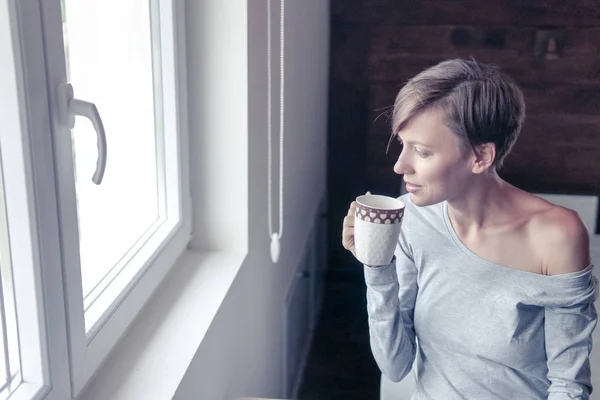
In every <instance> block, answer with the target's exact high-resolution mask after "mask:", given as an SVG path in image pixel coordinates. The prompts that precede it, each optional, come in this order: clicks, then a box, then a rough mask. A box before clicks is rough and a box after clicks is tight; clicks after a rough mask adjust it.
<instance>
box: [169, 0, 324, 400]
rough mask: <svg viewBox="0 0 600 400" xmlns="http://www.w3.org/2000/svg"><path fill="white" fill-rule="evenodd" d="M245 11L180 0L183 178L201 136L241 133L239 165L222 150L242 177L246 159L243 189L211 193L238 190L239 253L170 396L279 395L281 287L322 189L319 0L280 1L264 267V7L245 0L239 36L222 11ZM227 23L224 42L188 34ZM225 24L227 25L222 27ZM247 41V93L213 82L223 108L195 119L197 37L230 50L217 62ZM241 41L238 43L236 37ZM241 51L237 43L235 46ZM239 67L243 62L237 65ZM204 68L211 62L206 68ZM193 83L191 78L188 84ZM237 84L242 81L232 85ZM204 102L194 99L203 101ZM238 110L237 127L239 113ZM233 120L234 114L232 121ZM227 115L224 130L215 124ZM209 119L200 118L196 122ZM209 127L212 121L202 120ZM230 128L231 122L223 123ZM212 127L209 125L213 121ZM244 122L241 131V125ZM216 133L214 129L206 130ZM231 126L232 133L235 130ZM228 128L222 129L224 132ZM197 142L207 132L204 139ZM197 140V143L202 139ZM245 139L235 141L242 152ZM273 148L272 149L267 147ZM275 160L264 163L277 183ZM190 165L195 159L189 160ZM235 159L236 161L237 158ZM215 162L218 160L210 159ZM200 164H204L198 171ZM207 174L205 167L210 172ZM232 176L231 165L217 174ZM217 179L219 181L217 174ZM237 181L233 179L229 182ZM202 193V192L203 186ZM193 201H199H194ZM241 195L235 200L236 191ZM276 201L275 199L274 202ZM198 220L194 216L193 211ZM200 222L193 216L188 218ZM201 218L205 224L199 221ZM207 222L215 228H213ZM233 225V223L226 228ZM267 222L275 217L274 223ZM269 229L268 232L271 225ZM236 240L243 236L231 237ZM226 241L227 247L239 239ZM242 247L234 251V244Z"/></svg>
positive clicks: (220, 241)
mask: <svg viewBox="0 0 600 400" xmlns="http://www.w3.org/2000/svg"><path fill="white" fill-rule="evenodd" d="M272 1H273V15H274V16H275V18H273V20H272V21H273V31H274V33H275V34H276V37H278V36H279V35H278V32H279V24H278V20H279V19H278V15H279V1H277V0H272ZM242 3H244V4H246V1H245V0H239V1H238V0H235V1H234V0H228V1H223V0H210V1H208V0H203V1H199V0H188V2H187V5H188V10H187V13H188V15H187V25H188V28H187V30H188V37H187V40H188V45H187V48H188V59H189V63H188V75H189V77H190V91H191V92H192V91H196V92H195V93H190V103H189V108H190V114H191V115H192V118H191V119H190V124H191V125H190V135H191V150H192V155H191V158H192V172H191V173H192V176H194V174H195V173H198V171H200V170H201V169H200V168H199V165H200V163H203V162H204V161H202V160H199V159H198V158H199V157H201V153H200V154H198V152H201V151H202V148H201V147H202V143H203V142H206V141H207V140H210V135H232V137H234V136H236V135H239V133H240V132H244V131H245V130H246V128H247V132H248V134H247V136H248V141H247V148H248V152H247V160H246V159H245V157H244V155H240V154H236V150H235V148H232V153H231V158H230V159H228V160H226V163H227V164H228V165H230V166H235V165H238V164H239V170H244V168H245V165H244V163H245V162H247V165H248V169H249V176H248V177H247V178H248V184H247V187H242V188H239V187H227V185H220V186H218V187H219V188H220V189H222V190H224V191H225V192H224V193H223V195H224V196H232V195H233V196H235V194H236V193H239V192H240V190H241V191H242V192H243V191H247V198H248V204H249V207H248V210H247V218H248V222H249V227H250V229H249V232H248V243H247V244H248V256H247V258H246V260H245V262H244V265H243V266H242V268H241V269H240V272H239V273H238V275H237V277H236V279H235V281H234V283H233V285H232V287H231V289H230V291H229V293H228V294H227V297H226V298H225V300H224V302H223V304H222V306H221V308H220V310H219V312H218V314H217V316H216V317H215V319H214V321H213V323H212V325H211V327H210V329H209V331H208V333H207V334H206V336H205V338H204V340H203V342H202V345H201V347H200V349H199V351H198V352H197V353H196V355H195V356H194V359H193V361H192V364H191V366H190V368H189V369H188V371H187V373H186V376H185V378H184V380H183V381H182V383H181V385H180V387H179V389H178V391H177V393H176V396H175V399H178V400H188V399H206V400H219V399H232V398H234V397H235V396H240V395H246V396H250V395H252V396H268V397H279V396H281V395H282V391H283V387H282V385H283V355H282V328H283V327H282V325H283V313H282V312H283V303H284V299H285V295H286V290H287V288H288V286H289V283H290V281H291V279H292V272H293V268H294V267H295V266H296V265H297V264H298V262H299V258H300V256H301V251H302V246H303V244H304V243H305V241H306V239H307V237H308V234H309V230H310V228H311V224H312V222H313V217H314V215H315V213H316V210H317V206H318V203H319V202H320V200H321V199H322V197H323V196H324V195H325V187H326V170H325V169H326V144H327V87H328V82H327V77H328V72H329V71H328V69H329V67H328V56H329V1H328V0H288V1H287V2H286V46H287V49H286V96H285V100H286V124H285V128H286V134H285V151H286V153H285V177H284V181H285V183H284V186H285V190H284V232H283V240H282V252H281V260H280V262H279V263H278V264H273V263H272V262H271V261H270V257H269V238H268V227H267V196H266V193H267V179H266V177H267V131H266V127H267V125H266V115H267V106H266V105H267V70H266V49H267V48H266V37H267V31H266V4H267V2H266V0H247V8H245V7H246V6H245V5H244V6H243V7H242V9H245V10H246V12H247V20H246V22H247V29H246V32H244V31H243V30H244V29H243V27H244V26H245V25H244V21H243V18H244V15H243V14H244V11H243V10H242V11H240V12H241V14H236V13H235V12H232V10H231V7H236V5H237V6H240V4H242ZM223 13H225V14H227V15H228V16H229V17H228V18H229V19H227V18H224V19H223V20H222V21H224V22H225V23H231V22H232V21H236V18H237V21H238V22H239V23H236V24H233V25H229V26H222V27H221V29H222V30H223V35H233V38H230V39H231V40H229V39H226V36H223V37H219V38H215V37H209V38H206V37H198V35H200V34H202V32H203V29H204V28H203V25H202V21H203V20H204V21H207V20H210V21H212V23H219V20H220V17H219V16H220V15H224V14H223ZM227 21H229V22H227ZM244 34H247V42H246V43H247V46H248V47H247V65H244V64H242V65H238V67H240V66H241V67H245V66H247V71H248V76H247V80H248V90H247V93H246V92H245V90H244V88H243V87H240V88H239V94H238V95H235V94H234V93H233V92H232V87H233V86H232V85H233V84H232V82H231V80H229V79H228V78H227V76H224V77H223V81H222V82H213V83H212V84H211V85H210V86H211V87H212V88H213V90H214V88H215V87H218V86H219V85H221V84H222V85H223V87H224V90H225V91H227V94H226V95H224V96H220V97H219V98H218V99H217V101H218V103H219V104H223V103H222V101H223V100H224V99H226V98H227V97H228V96H231V97H230V98H229V100H230V104H231V105H230V106H229V107H227V108H221V109H219V108H220V107H216V106H215V107H212V111H211V112H212V114H209V115H206V114H202V113H199V112H198V110H202V109H204V110H207V109H210V107H209V106H207V103H206V102H207V101H208V100H209V99H208V98H207V97H206V96H205V95H203V94H202V93H200V92H198V90H201V89H202V87H201V86H202V82H203V80H202V77H201V76H202V74H203V71H206V68H211V67H210V65H211V64H210V63H211V60H209V59H207V58H206V57H205V56H204V55H203V54H202V50H203V49H204V48H205V46H206V45H207V43H208V42H207V40H209V39H210V40H215V41H218V42H219V43H221V44H224V43H231V45H230V46H229V47H227V48H222V49H221V50H226V51H225V52H222V54H220V56H221V57H222V58H223V59H226V57H227V52H236V51H241V52H242V53H241V54H244V49H243V48H242V49H239V48H237V47H235V46H240V43H241V38H242V36H243V35H244ZM240 35H242V36H240ZM202 43H204V44H202ZM277 43H278V42H277V41H275V42H274V43H273V56H274V60H273V61H274V62H273V78H274V79H273V82H274V89H275V92H276V95H275V96H274V98H273V101H274V102H273V104H274V109H273V111H274V112H273V113H274V116H275V119H274V123H273V128H274V129H273V130H274V136H275V138H278V129H277V127H278V121H277V119H278V118H277V117H278V108H277V105H278V95H277V93H278V85H277V82H278V81H279V78H278V76H279V74H278V65H279V58H278V44H277ZM242 47H243V46H242ZM239 62H240V63H243V60H240V61H239ZM212 65H214V64H212ZM239 71H240V70H239V69H236V68H234V66H231V68H230V69H229V70H227V71H223V72H224V73H227V74H233V75H232V79H233V80H238V83H239V81H243V79H244V77H243V76H242V77H241V78H240V75H239V74H240V72H239ZM194 77H196V78H194ZM242 83H243V82H242ZM203 96H204V97H203ZM244 104H247V107H248V113H247V121H246V120H245V113H244V110H243V109H240V107H242V108H243V107H244ZM240 116H241V117H240ZM223 118H228V119H229V121H230V123H229V127H228V126H227V123H223V121H221V123H219V119H223ZM205 119H209V120H210V121H206V120H205ZM211 121H212V122H211ZM232 121H233V123H231V122H232ZM213 122H214V124H213ZM244 124H247V126H244ZM211 126H212V127H218V128H219V129H220V130H219V131H214V132H213V131H207V130H210V129H211ZM238 128H239V129H238ZM230 130H231V131H230ZM206 135H209V136H208V138H207V136H206ZM202 138H204V139H202ZM245 145H246V142H242V146H240V147H244V146H245ZM277 147H278V146H277V145H275V148H277ZM238 157H240V158H238ZM277 159H278V158H277V153H275V160H274V163H273V166H274V174H275V177H277V171H278V168H279V166H278V162H277ZM194 160H195V161H194ZM240 160H241V161H240ZM215 161H216V162H221V163H223V160H215ZM204 165H206V164H204ZM213 172H214V170H213ZM226 173H227V174H235V173H236V169H235V168H229V169H227V172H226ZM223 178H224V179H227V177H226V176H223ZM238 178H239V177H238ZM206 190H211V186H209V185H206ZM200 196H201V194H200ZM241 196H244V193H241ZM274 204H277V197H275V198H274ZM200 215H202V214H200ZM197 218H201V217H197ZM207 218H210V217H209V216H207ZM211 223H215V222H214V221H213V222H211ZM229 223H233V222H231V221H230V222H229ZM276 224H277V220H276V219H275V221H274V225H276ZM275 229H277V228H275ZM241 236H243V235H241ZM243 241H244V240H243V238H234V242H235V243H238V242H240V243H241V242H243ZM226 244H227V236H226V234H225V233H224V234H223V235H222V236H221V237H217V238H202V235H201V234H199V232H196V238H195V245H196V246H198V247H207V248H218V247H222V246H225V245H226ZM241 246H243V244H241Z"/></svg>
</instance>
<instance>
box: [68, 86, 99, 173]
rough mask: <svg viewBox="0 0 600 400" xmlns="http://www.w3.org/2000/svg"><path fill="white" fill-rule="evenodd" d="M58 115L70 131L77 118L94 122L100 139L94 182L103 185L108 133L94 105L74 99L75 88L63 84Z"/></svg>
mask: <svg viewBox="0 0 600 400" xmlns="http://www.w3.org/2000/svg"><path fill="white" fill-rule="evenodd" d="M58 113H59V119H60V123H61V124H63V125H64V126H66V127H68V128H69V129H73V127H74V126H75V116H76V115H80V116H82V117H86V118H87V119H89V120H90V121H91V122H92V125H93V126H94V130H95V131H96V135H97V138H98V141H97V143H98V144H97V146H98V161H97V162H96V171H95V172H94V176H93V177H92V182H94V183H95V184H96V185H99V184H100V183H102V178H103V177H104V171H105V170H106V156H107V149H106V133H105V131H104V124H102V119H101V118H100V114H99V113H98V108H96V105H95V104H94V103H89V102H87V101H83V100H79V99H76V98H74V94H73V86H72V85H71V84H70V83H62V84H60V85H59V86H58Z"/></svg>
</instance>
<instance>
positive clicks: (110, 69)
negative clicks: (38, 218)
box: [63, 0, 165, 304]
mask: <svg viewBox="0 0 600 400" xmlns="http://www.w3.org/2000/svg"><path fill="white" fill-rule="evenodd" d="M151 17H152V15H151V12H150V3H149V1H148V0H145V1H144V0H95V1H77V0H63V30H64V38H65V54H66V58H67V60H66V61H67V74H68V79H69V82H70V83H72V84H73V87H74V89H75V97H77V98H79V99H83V100H86V101H90V102H93V103H95V104H96V106H97V107H98V111H99V112H100V115H101V117H102V120H103V122H104V127H105V130H106V135H107V145H108V160H107V167H106V173H105V175H104V181H103V182H102V184H101V185H99V186H97V185H95V184H94V183H92V181H91V177H92V175H93V173H94V170H95V166H96V157H97V148H96V134H95V132H94V130H93V128H92V125H91V123H89V121H88V120H86V119H82V118H79V119H78V120H77V122H76V125H75V128H74V129H73V131H72V136H73V155H74V167H75V175H76V176H75V182H76V191H77V208H78V220H79V238H80V255H81V269H82V271H81V272H82V285H83V294H84V297H86V302H87V304H89V300H90V298H92V301H93V298H95V297H97V296H98V295H100V294H101V292H102V290H103V288H104V287H106V285H108V284H110V281H111V279H114V277H115V275H116V274H117V273H118V271H119V270H120V269H122V268H123V267H124V266H125V265H126V263H127V259H128V258H129V257H131V255H132V254H133V253H134V252H135V251H136V249H137V248H139V246H140V245H141V244H143V243H142V242H143V240H145V238H147V236H148V233H149V232H150V231H152V229H154V228H155V227H156V226H157V224H158V223H159V222H160V221H161V219H162V218H163V216H164V214H165V213H164V210H163V209H164V199H163V198H164V196H163V193H162V192H163V191H162V189H161V188H162V183H161V182H162V180H163V178H162V176H161V173H160V171H161V160H162V156H161V146H160V145H158V146H157V143H160V140H158V139H159V138H160V134H161V132H160V131H161V116H160V112H159V111H160V110H161V108H160V107H155V104H158V103H159V100H160V99H159V98H158V97H159V95H160V90H159V87H160V85H159V84H157V82H159V79H156V76H159V75H160V74H159V73H157V72H160V71H156V68H155V67H156V66H157V65H158V64H157V63H156V62H155V60H157V59H158V56H159V54H158V53H159V48H158V45H157V44H156V43H157V42H158V41H154V40H153V35H154V34H155V33H154V32H153V30H152V26H153V24H152V23H151Z"/></svg>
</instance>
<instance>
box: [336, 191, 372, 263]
mask: <svg viewBox="0 0 600 400" xmlns="http://www.w3.org/2000/svg"><path fill="white" fill-rule="evenodd" d="M367 194H371V192H367ZM355 212H356V201H353V202H352V203H350V208H349V209H348V214H347V215H346V216H345V217H344V225H343V229H342V246H344V248H345V249H346V250H348V251H350V252H351V253H352V255H353V256H354V257H356V249H355V248H354V213H355Z"/></svg>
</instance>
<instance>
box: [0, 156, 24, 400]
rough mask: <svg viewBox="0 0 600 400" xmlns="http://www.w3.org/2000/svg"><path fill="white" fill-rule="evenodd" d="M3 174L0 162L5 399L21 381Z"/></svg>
mask: <svg viewBox="0 0 600 400" xmlns="http://www.w3.org/2000/svg"><path fill="white" fill-rule="evenodd" d="M2 176H3V174H2V163H1V162H0V399H6V398H8V396H9V395H10V394H11V393H13V392H14V390H15V388H16V387H18V386H19V384H20V383H21V368H20V364H21V361H20V358H19V341H18V338H17V316H16V312H15V294H14V287H13V278H12V275H13V274H12V263H11V257H10V242H9V233H8V221H7V218H6V216H7V214H6V201H5V196H4V185H3V183H2Z"/></svg>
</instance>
